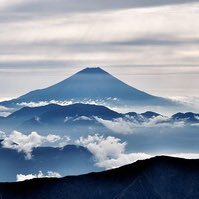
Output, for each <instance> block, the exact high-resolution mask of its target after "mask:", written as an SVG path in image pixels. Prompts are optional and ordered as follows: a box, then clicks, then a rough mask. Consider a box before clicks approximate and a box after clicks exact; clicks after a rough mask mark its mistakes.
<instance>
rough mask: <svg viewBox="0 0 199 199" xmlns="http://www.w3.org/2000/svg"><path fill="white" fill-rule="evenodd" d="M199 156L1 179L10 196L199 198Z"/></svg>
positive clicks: (8, 198)
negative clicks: (76, 172) (83, 172)
mask: <svg viewBox="0 0 199 199" xmlns="http://www.w3.org/2000/svg"><path fill="white" fill-rule="evenodd" d="M198 176H199V160H185V159H179V158H171V157H166V156H162V157H155V158H151V159H148V160H142V161H137V162H136V163H133V164H130V165H127V166H123V167H121V168H117V169H113V170H109V171H104V172H100V173H90V174H86V175H81V176H68V177H65V178H60V179H56V178H51V179H50V178H45V179H33V180H30V181H24V182H18V183H0V195H1V198H6V199H19V198H20V199H21V198H27V199H33V198H34V199H37V198H38V199H40V198H42V199H51V198H52V199H54V198H59V199H62V198H71V199H73V198H75V199H80V198H92V199H102V198H103V199H113V198H117V199H129V198H133V199H140V198H142V199H176V198H181V199H185V198H186V199H198V198H199V178H198Z"/></svg>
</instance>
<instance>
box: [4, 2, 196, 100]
mask: <svg viewBox="0 0 199 199" xmlns="http://www.w3.org/2000/svg"><path fill="white" fill-rule="evenodd" d="M198 19H199V0H161V1H160V0H125V1H121V0H100V1H99V0H84V1H82V0H56V1H54V0H42V1H40V0H10V1H7V0H1V1H0V26H1V31H0V100H4V99H9V98H13V97H17V96H19V95H22V94H24V93H26V92H28V91H30V90H33V89H37V88H44V87H47V86H49V85H52V84H54V83H57V82H59V81H61V80H63V79H65V78H67V77H69V76H70V75H72V74H74V73H75V72H77V71H79V70H81V69H83V68H85V67H92V66H99V67H102V68H103V69H105V70H107V71H108V72H110V73H111V74H113V75H114V76H116V77H118V78H120V79H121V80H122V81H124V82H126V83H128V84H130V85H131V86H133V87H136V88H138V89H140V90H143V91H146V92H149V93H151V94H155V95H159V96H166V97H176V98H177V97H196V98H197V97H199V86H198V85H199V45H198V44H199V21H198Z"/></svg>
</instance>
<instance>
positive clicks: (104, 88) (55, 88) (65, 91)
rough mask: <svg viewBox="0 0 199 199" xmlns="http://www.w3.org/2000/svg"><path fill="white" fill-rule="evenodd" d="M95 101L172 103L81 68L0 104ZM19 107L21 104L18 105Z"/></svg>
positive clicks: (122, 103)
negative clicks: (70, 74) (54, 82)
mask: <svg viewBox="0 0 199 199" xmlns="http://www.w3.org/2000/svg"><path fill="white" fill-rule="evenodd" d="M52 100H55V101H71V100H72V101H73V102H84V101H89V100H90V101H99V100H103V101H104V102H105V103H107V104H108V105H110V103H115V104H117V105H118V104H119V105H144V106H151V105H157V106H173V105H175V103H174V102H173V101H171V100H168V99H165V98H161V97H157V96H153V95H150V94H148V93H145V92H143V91H140V90H138V89H136V88H133V87H131V86H129V85H127V84H125V83H124V82H122V81H120V80H119V79H117V78H116V77H114V76H112V75H111V74H109V73H108V72H106V71H104V70H103V69H101V68H99V67H97V68H85V69H83V70H81V71H80V72H78V73H76V74H74V75H72V76H71V77H69V78H67V79H65V80H63V81H61V82H59V83H57V84H55V85H52V86H50V87H48V88H44V89H38V90H34V91H31V92H29V93H27V94H25V95H23V96H20V97H18V98H16V99H12V100H9V101H3V102H1V103H0V105H2V106H5V107H10V108H19V107H18V105H19V104H21V103H30V102H35V103H38V102H41V101H45V102H46V101H47V102H50V101H52ZM20 107H21V106H20Z"/></svg>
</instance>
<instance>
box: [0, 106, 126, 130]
mask: <svg viewBox="0 0 199 199" xmlns="http://www.w3.org/2000/svg"><path fill="white" fill-rule="evenodd" d="M95 117H98V118H101V119H104V120H113V119H115V118H119V117H123V114H120V113H117V112H115V111H113V110H111V109H109V108H107V107H105V106H99V105H91V104H80V103H77V104H72V105H67V106H60V105H57V104H49V105H46V106H41V107H24V108H21V109H20V110H18V111H16V112H14V113H12V114H11V115H9V116H7V117H6V118H0V128H1V130H22V131H23V130H28V129H29V130H38V128H39V130H41V129H40V127H41V128H42V127H43V128H47V131H49V127H50V126H53V127H54V128H56V129H60V128H62V127H63V128H66V126H70V125H76V126H78V125H89V126H92V125H95V126H96V125H100V124H99V123H98V122H97V121H96V120H95ZM51 130H52V129H51Z"/></svg>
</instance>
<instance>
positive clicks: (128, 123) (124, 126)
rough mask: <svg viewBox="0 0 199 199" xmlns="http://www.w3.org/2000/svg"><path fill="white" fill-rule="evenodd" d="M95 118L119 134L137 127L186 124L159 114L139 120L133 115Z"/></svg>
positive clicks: (163, 126) (128, 132) (127, 132)
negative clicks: (111, 118)
mask: <svg viewBox="0 0 199 199" xmlns="http://www.w3.org/2000/svg"><path fill="white" fill-rule="evenodd" d="M95 119H96V120H97V121H98V122H99V123H101V124H103V125H104V126H105V127H107V128H108V129H110V130H111V131H113V132H115V133H120V134H132V133H134V132H135V130H136V129H137V128H147V127H148V128H150V127H157V128H159V127H162V128H166V127H170V128H177V127H184V126H185V125H186V124H185V123H184V122H183V121H177V122H172V121H170V120H169V118H167V117H164V116H161V115H160V116H157V117H154V118H150V119H147V118H141V121H139V120H137V119H136V118H134V117H125V118H116V119H113V120H104V119H101V118H98V117H95Z"/></svg>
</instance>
